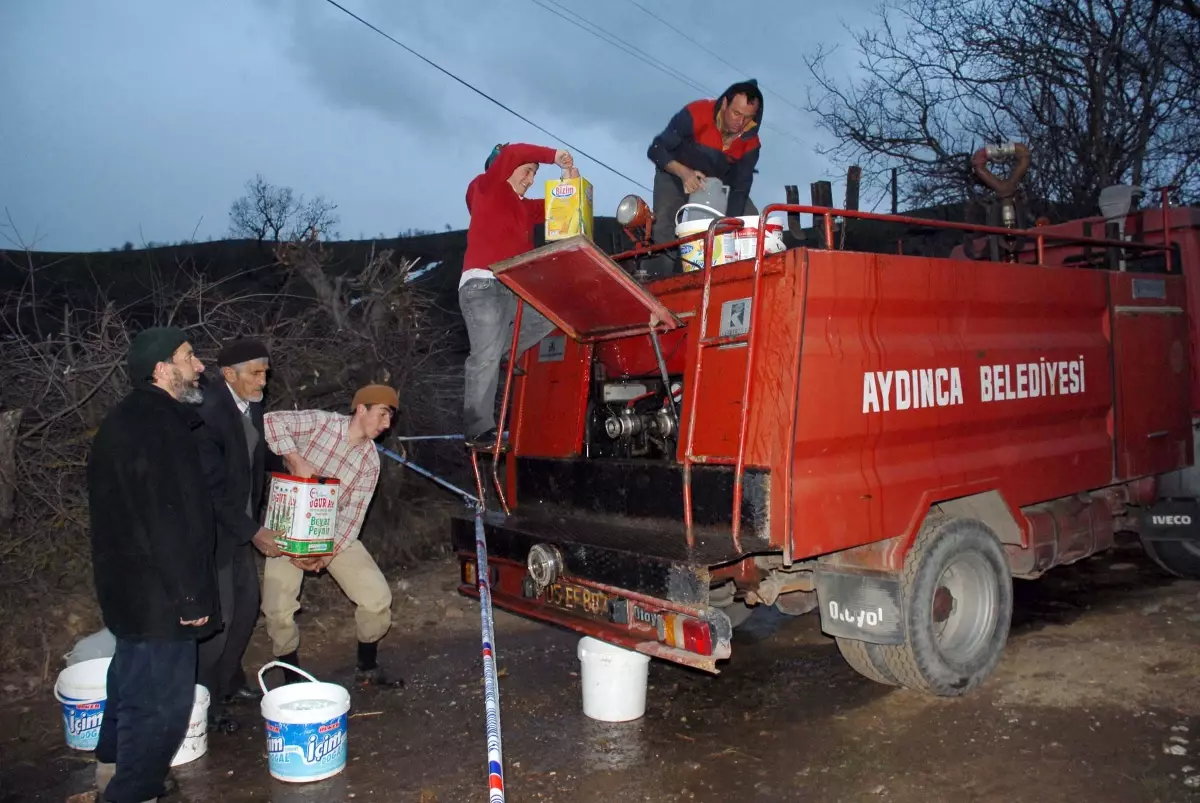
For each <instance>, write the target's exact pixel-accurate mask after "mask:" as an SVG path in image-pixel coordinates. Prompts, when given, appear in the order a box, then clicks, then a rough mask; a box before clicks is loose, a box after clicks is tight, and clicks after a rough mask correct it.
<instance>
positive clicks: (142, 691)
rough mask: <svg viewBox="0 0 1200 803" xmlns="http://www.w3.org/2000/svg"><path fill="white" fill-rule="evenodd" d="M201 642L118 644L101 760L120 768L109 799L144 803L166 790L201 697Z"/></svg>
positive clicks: (112, 802)
mask: <svg viewBox="0 0 1200 803" xmlns="http://www.w3.org/2000/svg"><path fill="white" fill-rule="evenodd" d="M195 690H196V642H194V641H128V640H126V639H121V638H118V639H117V650H116V654H115V655H113V659H112V663H111V664H109V667H108V699H107V700H106V701H105V704H104V719H103V720H102V721H101V723H100V741H99V742H98V743H97V745H96V761H98V762H101V763H103V764H116V765H117V771H116V774H114V775H113V777H112V780H111V781H109V783H108V788H107V789H106V790H105V791H104V800H107V801H110V803H142V801H146V800H154V799H156V798H157V797H158V795H159V793H161V792H162V790H163V783H164V782H165V781H166V779H167V772H168V771H169V770H170V768H171V759H172V758H173V757H174V755H175V751H176V750H178V749H179V744H180V742H182V741H183V737H184V735H185V734H186V733H187V728H188V720H189V719H190V718H191V714H192V703H193V701H194V700H195V694H196V691H195Z"/></svg>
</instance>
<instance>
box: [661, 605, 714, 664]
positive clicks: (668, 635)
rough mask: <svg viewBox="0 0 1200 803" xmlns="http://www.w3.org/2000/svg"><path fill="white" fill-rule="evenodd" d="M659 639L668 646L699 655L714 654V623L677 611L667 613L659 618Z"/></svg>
mask: <svg viewBox="0 0 1200 803" xmlns="http://www.w3.org/2000/svg"><path fill="white" fill-rule="evenodd" d="M658 640H659V641H661V642H663V643H664V644H666V645H667V646H668V647H674V648H676V649H678V650H686V651H688V652H693V653H696V654H697V655H712V651H713V634H712V625H710V624H709V623H708V622H702V621H700V620H699V619H693V618H692V617H690V616H683V615H681V614H676V613H665V614H663V615H662V616H660V617H659V620H658Z"/></svg>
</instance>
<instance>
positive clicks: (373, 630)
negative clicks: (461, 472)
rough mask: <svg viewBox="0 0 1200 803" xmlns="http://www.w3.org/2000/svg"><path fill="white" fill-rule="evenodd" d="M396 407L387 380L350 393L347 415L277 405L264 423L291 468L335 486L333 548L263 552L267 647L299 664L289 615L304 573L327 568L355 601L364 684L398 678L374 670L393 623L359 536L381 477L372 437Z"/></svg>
mask: <svg viewBox="0 0 1200 803" xmlns="http://www.w3.org/2000/svg"><path fill="white" fill-rule="evenodd" d="M399 407H400V398H399V396H397V394H396V391H395V390H393V389H392V388H390V387H387V386H386V385H367V386H365V387H363V388H360V389H359V391H358V392H357V393H355V394H354V400H353V402H352V403H351V410H352V412H351V414H350V415H343V414H340V413H330V412H325V411H323V410H299V411H280V412H271V413H267V414H266V416H265V417H264V421H263V423H264V429H265V431H266V436H267V446H268V447H269V448H270V449H271V451H272V452H274V453H275V454H277V455H279V456H280V457H282V458H283V462H284V464H285V465H286V466H287V469H288V472H289V473H291V474H293V475H294V476H297V477H302V478H307V477H336V478H337V479H338V480H339V481H340V484H341V492H340V493H341V496H340V497H339V498H338V508H337V517H336V521H335V532H334V547H333V553H332V554H329V555H321V556H316V557H308V558H303V557H287V556H282V557H278V558H267V565H266V569H265V570H264V572H263V592H262V597H263V601H262V611H263V615H264V616H265V617H266V623H267V635H268V636H270V638H271V646H272V648H273V650H274V653H275V656H276V657H277V658H278V659H279V660H281V661H284V662H285V663H288V664H291V665H292V666H299V647H300V631H299V629H298V628H297V627H296V622H295V618H294V617H295V614H296V611H297V610H299V609H300V599H299V596H300V585H301V582H302V581H303V579H304V572H306V571H310V572H320V571H322V570H324V569H328V570H329V573H330V574H331V575H333V579H334V580H336V581H337V584H338V585H339V586H341V589H342V591H343V592H345V594H346V596H347V597H349V598H350V601H351V602H353V603H354V604H355V606H356V608H355V611H354V623H355V630H356V631H357V635H358V664H357V671H356V673H355V680H356V681H357V682H358V683H359V684H360V685H362V686H377V687H395V686H402V685H403V684H404V681H402V680H391V679H389V678H388V677H387V676H386V674H385V673H384V672H383V671H382V670H381V669H380V668H379V664H378V661H377V648H378V643H379V640H380V639H382V638H383V636H384V635H385V634H386V633H387V631H388V628H390V627H391V624H392V590H391V587H390V586H389V585H388V581H387V578H385V577H384V576H383V572H381V571H380V570H379V567H378V566H377V565H376V564H375V560H374V559H373V558H372V557H371V555H370V553H369V552H367V550H366V547H364V546H363V545H362V542H360V541H359V540H358V533H359V530H360V529H361V528H362V523H363V518H364V517H365V516H366V513H367V505H369V504H370V502H371V497H372V496H373V495H374V494H375V484H376V483H377V482H378V480H379V453H378V452H377V451H376V449H375V439H376V438H378V437H379V436H380V435H382V434H383V433H384V432H385V431H387V429H388V427H390V426H391V425H392V416H393V415H394V414H395V412H396V410H397V409H399ZM284 674H285V676H286V677H287V678H288V679H289V680H296V679H297V678H296V676H295V675H294V674H292V673H288V672H285V673H284Z"/></svg>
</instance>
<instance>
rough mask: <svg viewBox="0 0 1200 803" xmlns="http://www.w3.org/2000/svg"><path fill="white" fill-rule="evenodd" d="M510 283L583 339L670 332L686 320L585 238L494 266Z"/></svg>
mask: <svg viewBox="0 0 1200 803" xmlns="http://www.w3.org/2000/svg"><path fill="white" fill-rule="evenodd" d="M492 272H493V273H494V274H496V278H498V279H499V280H500V281H501V282H503V283H504V285H505V286H506V287H508V288H509V289H511V290H512V291H513V292H514V293H516V294H517V295H518V296H520V297H521V298H523V299H524V300H525V302H526V303H528V304H530V305H532V306H533V307H534V308H535V309H537V310H538V312H540V313H542V314H543V315H545V316H546V317H547V318H549V319H550V321H552V322H553V323H554V324H555V325H556V326H557V327H558V328H560V329H562V331H563V332H565V333H566V334H567V335H568V336H570V337H571V338H572V339H574V340H576V341H579V342H581V343H591V342H596V341H598V340H613V339H616V338H619V337H628V336H630V335H635V334H645V333H646V330H647V329H650V328H652V327H653V329H654V330H655V331H670V330H671V329H677V328H678V327H680V326H682V325H683V322H682V321H680V320H679V318H677V317H676V316H675V314H674V313H673V312H671V311H670V310H669V309H667V308H666V307H665V306H664V305H663V304H662V302H660V301H659V300H658V299H657V298H655V297H654V296H653V295H651V294H650V293H648V292H646V290H645V289H644V288H642V286H641V285H639V284H638V283H637V282H636V281H634V279H633V277H631V276H629V274H627V273H626V272H625V271H624V270H622V268H621V266H620V265H618V264H617V263H616V262H614V261H613V260H612V259H610V258H609V256H608V255H607V254H605V253H604V252H603V251H601V250H600V249H599V248H597V247H596V244H595V243H593V242H592V241H591V240H589V239H587V238H586V237H583V236H577V237H572V238H570V239H568V240H559V241H558V242H553V243H549V244H547V245H544V246H542V247H541V248H537V249H534V250H533V251H530V252H528V253H526V254H522V255H521V256H518V257H513V258H512V259H508V260H505V261H504V262H499V263H497V264H495V265H493V266H492Z"/></svg>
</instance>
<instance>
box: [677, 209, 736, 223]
mask: <svg viewBox="0 0 1200 803" xmlns="http://www.w3.org/2000/svg"><path fill="white" fill-rule="evenodd" d="M685 209H703V210H704V211H705V212H712V213H713V216H714V217H725V215H724V213H722V212H718V211H717V210H715V209H713V208H712V207H711V206H705V205H704V204H684V205H683V206H681V207H679V211H678V212H676V213H675V225H676V226H678V225H679V224H680V223H681V222H682V221H680V219H679V216H680V215H682V214H683V210H685Z"/></svg>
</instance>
